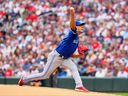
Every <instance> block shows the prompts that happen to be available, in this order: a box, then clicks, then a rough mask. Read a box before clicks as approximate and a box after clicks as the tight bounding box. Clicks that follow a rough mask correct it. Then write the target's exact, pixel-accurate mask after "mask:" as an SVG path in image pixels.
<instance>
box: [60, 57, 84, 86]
mask: <svg viewBox="0 0 128 96" xmlns="http://www.w3.org/2000/svg"><path fill="white" fill-rule="evenodd" d="M62 66H64V67H66V68H68V69H69V70H70V71H71V73H72V76H73V78H74V80H75V83H76V87H80V86H83V84H82V80H81V78H80V75H79V72H78V69H77V66H76V64H75V63H74V62H73V61H72V60H71V59H70V58H69V59H66V60H64V61H63V63H62Z"/></svg>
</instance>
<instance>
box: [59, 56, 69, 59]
mask: <svg viewBox="0 0 128 96" xmlns="http://www.w3.org/2000/svg"><path fill="white" fill-rule="evenodd" d="M59 57H61V58H62V59H68V57H64V56H62V55H59Z"/></svg>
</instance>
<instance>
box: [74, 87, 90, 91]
mask: <svg viewBox="0 0 128 96" xmlns="http://www.w3.org/2000/svg"><path fill="white" fill-rule="evenodd" d="M75 91H79V92H89V91H88V89H86V88H85V87H83V86H82V87H76V88H75Z"/></svg>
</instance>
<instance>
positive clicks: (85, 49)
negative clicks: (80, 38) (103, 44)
mask: <svg viewBox="0 0 128 96" xmlns="http://www.w3.org/2000/svg"><path fill="white" fill-rule="evenodd" d="M88 50H89V49H88V47H87V46H85V45H79V46H78V53H79V54H81V55H87V54H88Z"/></svg>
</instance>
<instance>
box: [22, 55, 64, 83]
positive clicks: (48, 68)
mask: <svg viewBox="0 0 128 96" xmlns="http://www.w3.org/2000/svg"><path fill="white" fill-rule="evenodd" d="M61 62H62V61H60V60H58V56H57V55H56V54H51V55H49V56H48V60H47V63H46V65H45V67H44V71H43V72H41V73H37V74H32V75H29V76H26V77H24V82H28V81H32V80H40V79H46V78H49V76H50V75H51V74H52V72H53V71H54V70H55V69H56V68H57V67H58V66H59V65H60V64H61Z"/></svg>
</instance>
